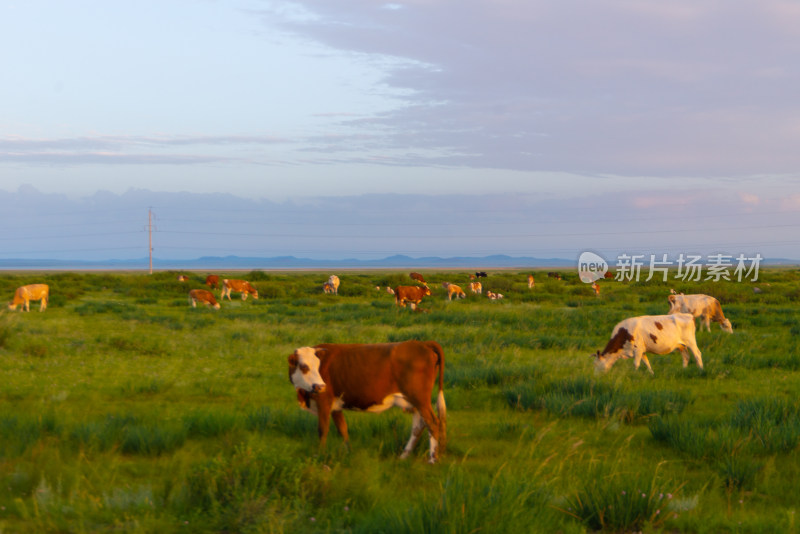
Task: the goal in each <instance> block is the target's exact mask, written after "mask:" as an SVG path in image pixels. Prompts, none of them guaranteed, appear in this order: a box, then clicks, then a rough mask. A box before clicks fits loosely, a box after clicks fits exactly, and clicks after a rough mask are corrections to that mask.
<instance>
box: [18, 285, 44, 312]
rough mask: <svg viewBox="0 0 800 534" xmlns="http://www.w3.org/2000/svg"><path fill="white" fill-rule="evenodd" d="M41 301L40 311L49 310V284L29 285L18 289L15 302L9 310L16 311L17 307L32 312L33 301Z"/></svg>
mask: <svg viewBox="0 0 800 534" xmlns="http://www.w3.org/2000/svg"><path fill="white" fill-rule="evenodd" d="M32 300H40V301H41V304H40V305H39V311H40V312H42V311H45V310H46V309H47V301H48V300H50V286H48V285H47V284H29V285H27V286H21V287H18V288H17V290H16V291H15V292H14V300H12V301H11V303H10V304H9V305H8V309H9V310H16V309H17V306H20V305H21V306H22V309H23V310H25V311H31V301H32Z"/></svg>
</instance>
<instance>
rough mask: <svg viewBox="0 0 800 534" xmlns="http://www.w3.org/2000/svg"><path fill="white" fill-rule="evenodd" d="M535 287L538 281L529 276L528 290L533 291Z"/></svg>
mask: <svg viewBox="0 0 800 534" xmlns="http://www.w3.org/2000/svg"><path fill="white" fill-rule="evenodd" d="M535 285H536V281H535V280H534V279H533V275H532V274H529V275H528V289H533V287H534V286H535Z"/></svg>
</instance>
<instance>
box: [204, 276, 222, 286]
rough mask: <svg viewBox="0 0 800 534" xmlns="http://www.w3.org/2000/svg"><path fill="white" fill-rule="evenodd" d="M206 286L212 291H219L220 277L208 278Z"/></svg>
mask: <svg viewBox="0 0 800 534" xmlns="http://www.w3.org/2000/svg"><path fill="white" fill-rule="evenodd" d="M206 285H207V286H208V287H209V288H211V289H217V288H218V287H219V276H217V275H216V274H209V275H208V276H206Z"/></svg>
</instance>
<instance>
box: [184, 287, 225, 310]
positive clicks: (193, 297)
mask: <svg viewBox="0 0 800 534" xmlns="http://www.w3.org/2000/svg"><path fill="white" fill-rule="evenodd" d="M189 302H190V303H191V304H192V308H196V307H197V303H198V302H202V303H203V304H205V305H206V306H211V307H212V308H214V309H215V310H218V309H219V302H217V299H215V298H214V294H213V293H212V292H211V291H208V290H207V289H192V290H191V291H189Z"/></svg>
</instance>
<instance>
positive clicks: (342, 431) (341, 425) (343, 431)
mask: <svg viewBox="0 0 800 534" xmlns="http://www.w3.org/2000/svg"><path fill="white" fill-rule="evenodd" d="M331 417H333V423H334V424H335V425H336V430H338V431H339V435H340V436H342V439H343V440H344V444H345V445H346V446H347V450H350V435H349V434H348V433H347V421H345V420H344V413H343V412H342V411H341V410H338V411H335V412H333V413H332V414H331Z"/></svg>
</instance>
